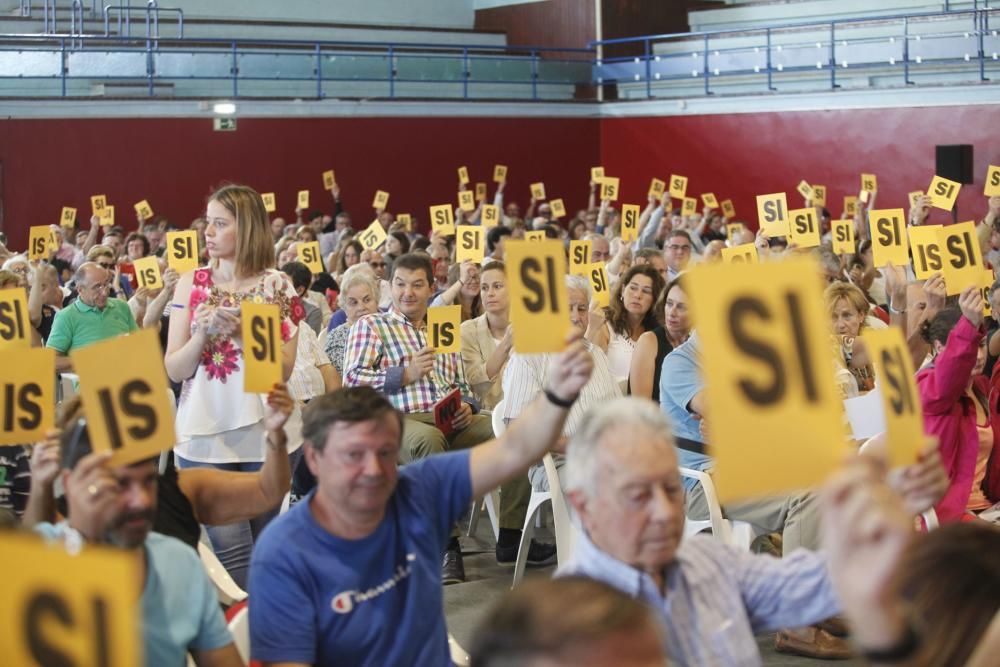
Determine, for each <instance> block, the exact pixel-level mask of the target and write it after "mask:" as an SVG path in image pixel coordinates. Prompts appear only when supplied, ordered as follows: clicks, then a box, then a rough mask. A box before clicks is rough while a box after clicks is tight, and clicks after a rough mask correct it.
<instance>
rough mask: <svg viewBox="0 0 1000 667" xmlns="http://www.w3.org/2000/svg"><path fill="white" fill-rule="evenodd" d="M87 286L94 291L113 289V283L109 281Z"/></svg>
mask: <svg viewBox="0 0 1000 667" xmlns="http://www.w3.org/2000/svg"><path fill="white" fill-rule="evenodd" d="M86 288H87V289H89V290H91V291H94V292H108V291H110V290H111V285H109V284H107V283H98V284H97V285H86Z"/></svg>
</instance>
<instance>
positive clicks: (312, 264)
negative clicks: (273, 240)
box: [298, 225, 382, 275]
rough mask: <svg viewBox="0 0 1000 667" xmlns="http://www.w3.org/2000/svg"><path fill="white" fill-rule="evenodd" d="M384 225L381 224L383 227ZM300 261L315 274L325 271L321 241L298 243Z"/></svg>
mask: <svg viewBox="0 0 1000 667" xmlns="http://www.w3.org/2000/svg"><path fill="white" fill-rule="evenodd" d="M381 227H382V225H379V228H380V229H381ZM298 254H299V261H300V262H302V263H303V264H305V265H306V266H308V267H309V272H310V273H312V274H313V275H316V274H317V273H323V259H322V257H321V255H320V250H319V241H307V242H305V243H299V245H298Z"/></svg>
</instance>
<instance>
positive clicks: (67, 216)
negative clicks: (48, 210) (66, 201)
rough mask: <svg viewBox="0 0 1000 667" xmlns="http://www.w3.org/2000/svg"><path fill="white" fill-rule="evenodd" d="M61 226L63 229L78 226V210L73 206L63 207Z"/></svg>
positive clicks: (60, 217)
mask: <svg viewBox="0 0 1000 667" xmlns="http://www.w3.org/2000/svg"><path fill="white" fill-rule="evenodd" d="M59 224H60V225H62V226H63V227H73V226H75V225H76V209H75V208H73V207H72V206H63V209H62V212H61V213H60V214H59Z"/></svg>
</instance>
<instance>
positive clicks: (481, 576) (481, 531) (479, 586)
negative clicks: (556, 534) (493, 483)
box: [444, 517, 861, 667]
mask: <svg viewBox="0 0 1000 667" xmlns="http://www.w3.org/2000/svg"><path fill="white" fill-rule="evenodd" d="M466 525H468V524H467V523H463V528H464V527H465V526H466ZM545 535H546V533H544V532H543V534H542V536H543V539H545V540H546V541H552V540H551V538H547V537H545ZM493 548H494V541H493V535H492V533H491V531H490V526H489V520H488V519H486V518H485V517H484V518H483V520H482V521H480V522H479V526H478V529H477V531H476V534H475V535H473V536H472V537H464V536H463V537H462V550H463V552H464V554H465V558H464V559H465V574H466V582H465V583H463V584H455V585H452V586H447V587H445V589H444V610H445V616H446V617H447V620H448V631H449V632H450V633H451V635H452V636H453V637H454V638H455V639H456V641H458V643H459V644H460V645H462V646H468V645H469V643H470V638H471V637H472V636H473V634H474V633H475V631H476V627H477V626H478V625H479V623H480V622H481V620H482V618H483V616H484V615H485V613H486V612H487V611H488V610H489V609H490V606H491V605H492V604H493V603H494V602H495V601H497V600H498V599H500V597H501V596H502V595H503V594H504V593H505V592H506V591H507V590H509V589H510V585H511V582H512V581H513V578H514V569H513V568H512V567H501V566H499V565H497V562H496V558H495V557H494V555H493ZM554 570H555V567H554V566H550V567H546V568H540V569H535V570H527V574H526V577H548V576H552V572H553V571H554ZM757 644H758V646H759V647H760V652H761V657H762V659H763V662H764V664H765V665H769V666H774V667H779V666H780V667H792V666H793V665H795V666H801V665H812V666H813V667H819V666H820V665H823V664H826V661H822V660H812V659H810V658H800V657H795V656H788V655H783V654H781V653H776V652H775V651H774V635H773V634H768V635H761V636H760V637H758V640H757ZM835 664H837V665H845V666H851V665H855V664H857V665H860V664H861V662H860V661H848V662H837V663H835Z"/></svg>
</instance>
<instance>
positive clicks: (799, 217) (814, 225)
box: [788, 206, 820, 248]
mask: <svg viewBox="0 0 1000 667" xmlns="http://www.w3.org/2000/svg"><path fill="white" fill-rule="evenodd" d="M788 218H789V221H788V242H789V243H794V244H796V245H797V246H799V247H800V248H815V247H816V246H818V245H819V237H820V230H819V219H818V218H817V217H816V209H815V208H813V207H812V206H807V207H806V208H798V209H795V210H794V211H789V212H788Z"/></svg>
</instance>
